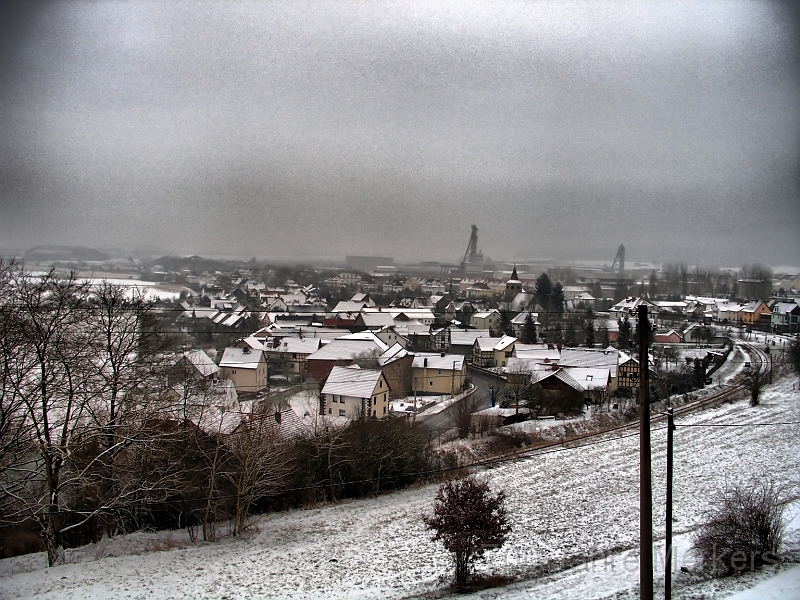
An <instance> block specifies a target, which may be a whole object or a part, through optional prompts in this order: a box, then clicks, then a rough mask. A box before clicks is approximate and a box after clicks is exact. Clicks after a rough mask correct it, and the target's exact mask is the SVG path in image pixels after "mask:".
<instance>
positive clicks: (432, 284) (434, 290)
mask: <svg viewBox="0 0 800 600" xmlns="http://www.w3.org/2000/svg"><path fill="white" fill-rule="evenodd" d="M446 291H447V288H446V287H445V286H444V284H442V282H441V281H439V280H438V279H428V280H426V281H425V282H424V283H423V284H422V285H421V286H420V292H422V293H423V294H431V295H434V294H444V293H445V292H446Z"/></svg>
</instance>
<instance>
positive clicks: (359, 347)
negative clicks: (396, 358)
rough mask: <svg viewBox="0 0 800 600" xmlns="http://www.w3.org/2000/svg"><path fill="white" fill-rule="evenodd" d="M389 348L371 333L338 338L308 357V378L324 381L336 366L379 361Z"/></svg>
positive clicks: (365, 332) (366, 332)
mask: <svg viewBox="0 0 800 600" xmlns="http://www.w3.org/2000/svg"><path fill="white" fill-rule="evenodd" d="M388 348H389V346H388V345H386V344H385V343H383V342H382V341H381V340H380V338H378V337H377V336H376V335H375V334H373V333H372V332H369V331H364V332H362V333H358V334H351V335H346V336H342V337H339V338H336V339H335V340H332V341H330V342H328V343H327V344H326V345H324V346H322V347H321V348H320V349H319V350H317V351H316V352H314V353H312V354H309V355H308V358H307V364H308V376H309V377H312V378H314V379H324V378H325V377H327V375H328V373H330V372H331V369H333V367H334V366H347V365H352V364H353V363H354V362H355V361H356V360H358V359H369V358H376V359H377V357H378V356H380V355H381V354H382V353H384V352H385V351H386V350H387V349H388Z"/></svg>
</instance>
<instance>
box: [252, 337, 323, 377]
mask: <svg viewBox="0 0 800 600" xmlns="http://www.w3.org/2000/svg"><path fill="white" fill-rule="evenodd" d="M320 345H321V340H320V339H319V338H307V337H293V336H286V337H281V338H273V343H271V344H267V345H266V346H265V348H264V352H265V354H266V357H267V360H268V361H270V362H273V361H274V362H275V363H280V362H282V363H283V364H284V366H285V370H286V372H287V374H289V373H291V374H294V375H305V374H306V373H307V372H308V357H309V356H310V355H311V354H313V353H314V352H316V351H317V350H319V348H320ZM276 369H277V365H275V366H273V365H270V372H271V373H275V372H276Z"/></svg>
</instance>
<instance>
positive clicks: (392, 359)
mask: <svg viewBox="0 0 800 600" xmlns="http://www.w3.org/2000/svg"><path fill="white" fill-rule="evenodd" d="M413 361H414V355H413V354H412V353H411V352H409V351H408V350H406V349H405V348H403V347H402V346H401V345H400V344H394V345H392V346H391V347H390V348H389V349H388V350H386V352H384V353H383V354H381V355H380V356H379V357H378V365H379V366H380V368H381V371H383V375H384V377H386V381H387V382H389V387H391V389H392V393H391V394H390V396H389V397H390V398H394V399H397V398H405V397H407V396H409V395H411V392H412V382H413V378H412V376H411V371H412V364H413Z"/></svg>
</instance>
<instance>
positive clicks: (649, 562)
mask: <svg viewBox="0 0 800 600" xmlns="http://www.w3.org/2000/svg"><path fill="white" fill-rule="evenodd" d="M638 323H639V598H641V600H653V481H652V475H651V471H650V454H651V452H650V369H649V366H650V365H649V362H650V360H649V357H648V355H647V338H648V335H647V334H648V333H649V332H650V325H649V322H648V320H647V306H646V305H642V306H640V307H639V311H638Z"/></svg>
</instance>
